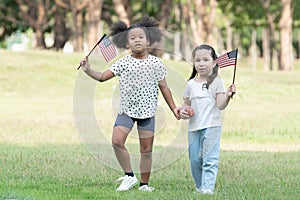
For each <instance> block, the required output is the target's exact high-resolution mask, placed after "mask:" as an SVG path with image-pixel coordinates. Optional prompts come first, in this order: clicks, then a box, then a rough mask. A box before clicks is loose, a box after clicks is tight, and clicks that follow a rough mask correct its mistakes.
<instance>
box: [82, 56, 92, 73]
mask: <svg viewBox="0 0 300 200" xmlns="http://www.w3.org/2000/svg"><path fill="white" fill-rule="evenodd" d="M80 66H81V67H82V69H83V71H85V72H86V71H88V70H89V69H90V63H89V60H88V58H87V57H85V58H84V59H82V60H81V61H80Z"/></svg>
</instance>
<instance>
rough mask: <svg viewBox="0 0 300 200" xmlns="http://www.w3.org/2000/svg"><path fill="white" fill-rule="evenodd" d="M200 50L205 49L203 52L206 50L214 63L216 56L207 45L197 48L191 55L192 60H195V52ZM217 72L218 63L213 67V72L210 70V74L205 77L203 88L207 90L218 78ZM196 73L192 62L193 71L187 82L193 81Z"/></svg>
mask: <svg viewBox="0 0 300 200" xmlns="http://www.w3.org/2000/svg"><path fill="white" fill-rule="evenodd" d="M201 49H205V50H208V51H210V54H211V57H212V59H213V60H214V61H215V60H216V59H217V58H218V56H217V54H216V52H215V50H214V48H212V47H211V46H209V45H207V44H202V45H200V46H197V47H196V48H195V49H194V51H193V53H192V58H193V60H194V58H195V54H196V51H197V50H201ZM218 71H219V66H218V63H217V64H216V65H215V66H214V68H213V70H212V73H211V74H210V75H209V76H208V77H207V83H205V84H204V85H203V86H204V87H205V88H206V89H208V87H209V85H210V84H211V83H212V82H213V81H214V79H215V78H216V77H217V76H218ZM197 73H198V72H197V71H196V68H195V64H194V61H193V71H192V74H191V76H190V78H189V80H191V79H193V78H195V77H196V75H197Z"/></svg>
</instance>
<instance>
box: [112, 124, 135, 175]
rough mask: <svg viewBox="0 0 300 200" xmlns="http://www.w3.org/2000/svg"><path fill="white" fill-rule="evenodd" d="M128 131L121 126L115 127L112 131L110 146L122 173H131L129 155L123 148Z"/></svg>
mask: <svg viewBox="0 0 300 200" xmlns="http://www.w3.org/2000/svg"><path fill="white" fill-rule="evenodd" d="M129 132H130V129H128V128H126V127H123V126H116V127H114V129H113V135H112V145H113V148H114V151H115V155H116V157H117V159H118V162H119V164H120V165H121V167H122V169H123V171H124V172H132V169H131V164H130V155H129V153H128V151H127V149H126V147H125V142H126V139H127V136H128V133H129Z"/></svg>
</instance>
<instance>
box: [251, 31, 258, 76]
mask: <svg viewBox="0 0 300 200" xmlns="http://www.w3.org/2000/svg"><path fill="white" fill-rule="evenodd" d="M251 34H252V35H251V46H250V58H251V61H250V63H251V65H252V69H253V71H255V70H256V62H257V47H256V29H253V30H252V33H251Z"/></svg>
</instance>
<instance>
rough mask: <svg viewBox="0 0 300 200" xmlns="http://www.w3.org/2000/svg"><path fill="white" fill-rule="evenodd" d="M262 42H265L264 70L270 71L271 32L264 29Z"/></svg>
mask: <svg viewBox="0 0 300 200" xmlns="http://www.w3.org/2000/svg"><path fill="white" fill-rule="evenodd" d="M262 34H263V35H262V42H263V63H264V64H263V65H264V70H265V71H268V70H269V66H270V62H271V60H270V32H269V29H268V28H264V29H263V32H262Z"/></svg>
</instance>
